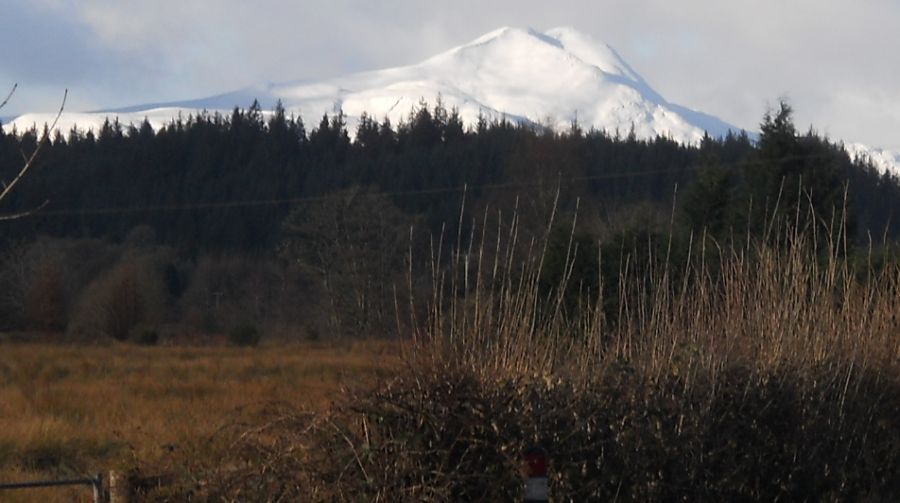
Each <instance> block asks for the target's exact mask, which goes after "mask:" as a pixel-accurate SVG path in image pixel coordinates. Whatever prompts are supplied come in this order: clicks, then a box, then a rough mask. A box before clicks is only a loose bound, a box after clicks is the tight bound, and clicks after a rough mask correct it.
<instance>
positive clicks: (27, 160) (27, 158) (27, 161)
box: [0, 84, 69, 221]
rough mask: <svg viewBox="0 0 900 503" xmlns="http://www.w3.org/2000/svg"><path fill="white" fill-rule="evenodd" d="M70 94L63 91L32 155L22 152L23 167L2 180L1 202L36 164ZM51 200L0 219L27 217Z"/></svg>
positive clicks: (13, 88) (8, 98)
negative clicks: (8, 179) (14, 174)
mask: <svg viewBox="0 0 900 503" xmlns="http://www.w3.org/2000/svg"><path fill="white" fill-rule="evenodd" d="M17 88H18V84H14V85H13V87H12V89H11V90H10V91H9V94H8V95H7V96H6V99H4V100H3V102H2V103H0V109H2V108H3V107H5V106H6V104H7V103H9V100H10V99H11V98H12V96H13V94H14V93H15V92H16V89H17ZM68 96H69V90H68V89H66V91H65V93H63V99H62V104H61V105H60V107H59V112H57V113H56V117H55V118H54V119H53V123H52V124H51V125H50V127H49V128H45V129H44V133H43V134H42V135H41V138H40V140H38V142H37V146H36V147H35V148H34V151H32V152H31V155H26V154H25V152H22V161H23V162H24V164H23V165H22V169H20V170H19V172H18V174H16V176H15V177H14V178H13V179H12V180H10V181H9V182H6V181H5V180H0V184H2V188H3V190H2V192H0V203H3V201H4V200H5V199H6V198H7V197H8V196H9V194H10V193H12V190H13V188H14V187H15V186H16V184H18V183H19V181H21V180H22V178H23V177H24V176H25V174H26V173H28V171H29V170H30V169H31V168H32V167H33V166H34V162H35V159H37V156H38V154H39V153H40V152H41V149H42V148H43V146H44V145H45V144H46V143H47V141H48V140H49V138H50V131H53V130H55V129H56V124H57V123H58V122H59V117H60V116H61V115H62V113H63V109H65V107H66V98H68ZM49 202H50V201H44V202H43V203H41V204H40V205H38V206H37V207H36V208H32V209H30V210H25V211H19V212H15V213H8V214H0V221H4V220H14V219H17V218H22V217H27V216H29V215H33V214H34V213H36V212H38V211H40V210H41V208H43V207H44V206H46V205H47V203H49Z"/></svg>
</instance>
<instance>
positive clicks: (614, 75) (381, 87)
mask: <svg viewBox="0 0 900 503" xmlns="http://www.w3.org/2000/svg"><path fill="white" fill-rule="evenodd" d="M438 97H440V99H441V100H442V101H443V103H444V105H445V106H446V107H447V108H448V109H449V108H456V109H458V111H459V113H460V116H461V118H462V119H463V121H464V123H466V124H467V125H470V126H471V125H474V124H475V122H476V121H477V119H478V116H479V115H480V114H481V115H484V116H485V117H487V118H489V119H499V118H501V117H505V118H507V119H509V120H511V121H514V122H528V123H534V124H540V125H544V126H550V127H552V128H554V129H556V130H565V129H568V128H569V127H570V125H571V123H572V121H573V120H576V119H577V121H578V123H579V124H580V125H581V127H582V128H583V129H585V130H588V129H591V128H594V129H597V130H602V131H607V132H609V133H614V132H616V131H618V132H619V133H620V134H621V135H623V136H624V135H626V134H628V133H629V132H630V131H631V130H633V131H634V133H635V135H636V136H637V137H638V138H643V139H649V138H653V137H656V136H665V137H669V138H671V139H673V140H676V141H678V142H682V143H691V144H693V143H696V142H698V141H699V140H700V139H701V138H702V137H703V135H704V132H708V133H709V134H710V135H711V136H723V135H725V134H726V133H727V132H728V131H729V130H732V131H739V130H740V129H739V128H737V127H734V126H732V125H729V124H727V123H725V122H723V121H721V120H719V119H717V118H715V117H713V116H710V115H706V114H703V113H700V112H696V111H694V110H690V109H688V108H685V107H682V106H679V105H676V104H673V103H669V102H668V101H666V100H665V99H664V98H663V97H662V96H661V95H660V94H659V93H657V92H656V91H655V90H653V89H652V88H651V87H650V86H649V84H647V82H646V81H644V79H643V78H642V77H641V76H640V75H639V74H638V73H637V72H636V71H634V69H632V68H631V67H630V66H629V65H628V63H626V62H625V61H624V60H623V59H622V57H621V56H619V54H618V53H617V52H616V51H615V50H614V49H613V48H612V47H610V46H608V45H606V44H604V43H602V42H598V41H595V40H593V39H592V38H591V37H589V36H587V35H584V34H581V33H579V32H578V31H577V30H575V29H573V28H554V29H551V30H548V31H546V32H543V33H541V32H538V31H535V30H531V29H518V28H509V27H505V28H500V29H498V30H495V31H493V32H490V33H488V34H486V35H483V36H481V37H479V38H477V39H476V40H474V41H472V42H470V43H468V44H465V45H462V46H459V47H456V48H453V49H451V50H449V51H445V52H443V53H441V54H438V55H436V56H434V57H432V58H429V59H427V60H425V61H423V62H421V63H419V64H415V65H411V66H405V67H399V68H390V69H386V70H379V71H371V72H363V73H357V74H352V75H348V76H344V77H338V78H333V79H327V80H324V81H321V82H293V83H282V84H267V85H261V86H255V87H251V88H247V89H242V90H239V91H235V92H232V93H227V94H223V95H219V96H213V97H210V98H205V99H200V100H193V101H184V102H176V103H163V104H154V105H146V106H136V107H129V108H127V109H121V110H111V111H101V112H94V113H68V112H67V113H64V114H63V116H62V118H61V120H60V123H59V125H58V128H59V129H60V130H62V131H63V132H64V133H65V132H67V131H69V130H70V129H71V128H72V127H73V125H76V124H77V126H78V128H80V129H82V130H86V129H95V130H96V129H99V127H100V126H101V125H102V123H103V121H104V120H105V119H106V118H107V117H109V118H110V120H113V118H115V117H118V119H119V122H121V123H123V124H128V123H139V122H141V121H143V120H144V118H145V117H146V118H147V119H148V120H149V121H150V123H151V124H152V125H153V127H154V129H158V128H159V127H161V126H162V125H164V124H166V123H168V122H169V121H171V119H172V118H173V117H176V116H178V114H181V116H182V117H185V118H186V117H187V116H188V115H190V114H194V115H196V114H197V113H198V112H199V111H201V110H207V111H209V112H214V111H218V112H220V113H222V114H223V115H226V116H227V115H228V114H230V113H231V110H232V109H233V108H234V107H235V106H240V107H246V106H249V104H250V102H251V101H252V100H253V99H254V98H256V99H258V100H259V102H260V104H261V106H262V107H263V108H264V109H271V108H272V107H273V106H274V104H275V102H276V101H277V100H281V101H282V103H283V105H284V107H285V108H286V110H287V112H288V113H289V114H295V115H299V116H301V117H303V119H304V120H305V121H306V122H307V124H308V126H315V125H316V124H318V122H319V119H321V117H322V115H323V114H334V113H336V112H338V111H343V113H344V114H345V117H346V120H347V126H348V130H349V132H350V134H351V135H352V134H353V133H354V132H355V127H356V124H357V123H358V119H359V117H360V116H361V115H362V113H363V112H366V113H368V115H369V116H370V117H373V118H375V119H377V120H379V121H380V120H382V119H384V118H388V119H390V121H391V123H392V124H395V125H396V124H398V123H399V122H401V121H402V120H404V119H406V118H408V117H409V114H410V112H411V111H412V110H413V109H414V108H415V107H416V106H418V104H419V103H420V102H421V101H422V100H424V101H426V102H428V103H429V104H430V105H433V104H434V103H435V102H436V101H437V99H438ZM52 119H53V116H52V114H28V115H24V116H21V117H18V118H16V119H15V120H14V121H13V122H12V124H13V125H14V126H15V127H16V128H17V129H18V130H20V131H21V130H24V129H28V128H31V127H32V126H35V125H36V126H38V127H42V125H43V124H44V123H49V122H51V121H52ZM859 152H862V150H860V151H859ZM866 152H869V153H870V155H871V156H872V158H873V159H875V158H877V159H878V160H877V161H876V162H879V163H881V164H879V166H883V168H884V169H891V170H895V172H898V173H900V169H898V168H897V166H900V159H898V158H897V157H896V155H895V156H894V157H893V159H892V158H891V154H887V153H878V152H876V151H874V150H871V149H869V150H866Z"/></svg>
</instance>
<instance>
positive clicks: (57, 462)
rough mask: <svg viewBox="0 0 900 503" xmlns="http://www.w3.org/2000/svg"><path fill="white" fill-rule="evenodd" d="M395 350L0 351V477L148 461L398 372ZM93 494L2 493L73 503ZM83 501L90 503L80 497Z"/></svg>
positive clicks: (19, 347)
mask: <svg viewBox="0 0 900 503" xmlns="http://www.w3.org/2000/svg"><path fill="white" fill-rule="evenodd" d="M396 354H397V351H396V348H395V346H394V345H393V344H391V343H385V342H357V343H346V344H342V345H336V344H331V345H326V344H313V343H309V344H301V345H289V346H279V347H259V348H232V347H197V348H191V347H139V346H133V345H124V344H121V345H120V344H116V345H108V346H74V345H58V344H26V343H3V344H0V383H2V385H0V480H2V481H22V480H33V479H46V478H50V479H53V478H59V477H62V478H68V477H73V476H74V477H80V476H83V475H85V474H92V473H96V472H106V471H107V470H110V469H114V468H119V469H125V470H127V469H129V468H131V467H133V466H135V465H136V464H137V463H140V464H141V465H145V464H153V463H154V462H155V461H156V460H160V459H163V458H165V456H167V455H171V454H172V453H175V452H178V451H179V450H180V449H182V448H183V446H185V444H187V443H190V442H193V441H195V440H197V439H200V438H205V437H209V436H210V435H212V434H213V432H215V431H216V430H217V429H218V428H221V427H222V426H223V425H225V424H228V423H234V422H238V421H241V419H242V417H244V416H245V415H252V414H254V412H255V411H256V410H257V409H259V408H260V407H262V406H264V405H267V404H271V403H273V402H280V403H284V404H286V405H289V406H291V407H296V408H299V409H311V410H322V409H324V408H327V407H328V406H329V404H330V402H331V400H332V399H333V398H334V396H335V395H336V394H337V393H338V392H339V390H340V388H341V387H342V386H348V385H356V384H361V383H365V382H368V381H371V380H377V379H380V378H383V377H385V376H386V375H388V374H390V373H392V372H394V370H395V369H396V367H397V366H398V365H399V360H398V358H397V357H396ZM78 498H88V499H89V498H90V490H89V489H86V488H77V489H41V490H28V491H25V490H21V491H13V492H6V493H0V500H2V501H72V500H73V499H74V500H75V501H78V500H79V499H78ZM85 501H86V500H85Z"/></svg>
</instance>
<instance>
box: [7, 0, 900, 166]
mask: <svg viewBox="0 0 900 503" xmlns="http://www.w3.org/2000/svg"><path fill="white" fill-rule="evenodd" d="M507 25H509V26H519V27H534V28H537V29H541V30H543V29H548V28H551V27H555V26H560V25H564V26H572V27H574V28H576V29H578V30H580V31H583V32H585V33H588V34H590V35H592V36H593V37H594V38H596V39H598V40H603V41H605V42H607V43H609V44H610V45H612V46H613V47H615V48H616V49H618V51H619V52H620V53H621V55H622V56H623V57H624V58H625V60H626V61H628V62H629V63H630V64H631V66H633V67H634V68H635V69H636V70H637V71H638V72H639V73H640V74H642V75H643V76H644V78H645V79H646V80H647V81H648V82H649V83H650V84H651V85H652V86H654V87H655V88H656V90H657V91H659V92H660V93H661V94H662V95H663V96H665V97H666V98H667V99H669V100H670V101H672V102H675V103H679V104H682V105H685V106H688V107H691V108H694V109H698V110H702V111H704V112H707V113H711V114H713V115H717V116H719V117H721V118H723V119H725V120H726V121H728V122H731V123H733V124H736V125H738V126H741V127H746V128H755V126H756V124H757V123H758V122H759V118H760V117H761V116H762V114H763V112H764V111H765V109H766V107H767V106H769V105H772V104H773V103H775V102H776V101H777V100H778V99H779V98H781V97H785V98H787V99H788V100H789V101H790V102H791V104H792V105H793V106H794V108H795V109H796V119H797V123H798V126H800V127H801V128H803V129H805V128H807V127H809V126H810V125H812V126H814V127H815V128H816V129H817V130H818V131H819V132H822V133H827V134H828V135H829V136H831V137H833V138H843V139H847V140H853V141H862V142H865V143H869V144H871V145H875V146H881V147H889V148H893V149H900V85H898V84H897V83H898V82H900V57H898V55H897V52H898V49H900V30H898V26H900V2H898V1H897V0H856V1H853V2H850V1H846V0H753V1H751V0H727V1H723V0H683V1H679V2H674V1H672V0H573V1H563V0H554V1H550V0H509V1H506V0H503V1H489V0H481V1H478V0H455V1H444V0H431V1H425V0H378V1H374V2H373V1H362V0H255V1H247V0H143V1H130V0H3V2H0V47H2V50H0V87H4V88H8V87H9V86H11V85H12V84H13V83H14V82H18V83H19V91H17V93H16V95H15V97H14V99H13V101H12V103H11V104H10V105H8V107H7V108H6V109H4V110H2V111H0V115H3V116H10V115H16V114H19V113H23V112H25V111H29V112H39V111H52V110H53V109H54V108H56V107H58V101H59V99H60V98H61V96H62V92H63V89H64V88H68V89H69V90H70V102H69V105H68V110H91V109H103V108H113V107H121V106H127V105H134V104H140V103H148V102H160V101H169V100H182V99H188V98H201V97H206V96H210V95H213V94H218V93H221V92H225V91H231V90H235V89H238V88H241V87H244V86H247V85H251V84H258V83H263V82H282V81H291V80H300V79H304V80H305V79H320V78H325V77H333V76H337V75H341V74H345V73H349V72H356V71H362V70H372V69H379V68H384V67H389V66H398V65H403V64H410V63H415V62H418V61H420V60H422V59H425V58H427V57H428V56H431V55H433V54H435V53H437V52H439V51H442V50H445V49H448V48H450V47H453V46H456V45H460V44H462V43H465V42H468V41H470V40H471V39H474V38H476V37H477V36H479V35H481V34H483V33H485V32H488V31H491V30H493V29H495V28H498V27H500V26H507ZM4 94H5V93H4Z"/></svg>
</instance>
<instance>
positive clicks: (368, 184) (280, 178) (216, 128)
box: [0, 102, 900, 340]
mask: <svg viewBox="0 0 900 503" xmlns="http://www.w3.org/2000/svg"><path fill="white" fill-rule="evenodd" d="M761 131H762V133H761V135H760V137H759V139H758V141H754V140H753V139H751V138H750V137H748V136H747V135H746V134H731V135H728V136H727V137H725V138H721V139H715V138H709V137H707V138H704V140H703V141H702V142H701V143H700V144H698V145H679V144H677V143H675V142H673V141H671V140H669V139H666V138H663V137H659V138H655V139H652V140H640V139H637V138H636V137H635V135H634V134H633V132H631V133H624V132H599V131H587V132H586V131H584V130H582V129H581V128H580V127H579V126H578V125H577V124H573V126H572V128H571V129H570V130H569V131H567V132H563V133H556V132H552V131H548V130H545V129H542V128H540V127H536V126H523V125H515V124H513V123H510V122H508V121H505V120H498V121H489V120H487V119H486V118H482V119H481V120H479V121H478V123H477V124H476V125H475V126H473V127H471V128H467V127H465V126H464V125H463V123H462V120H461V119H460V117H459V115H458V114H457V113H456V111H455V110H448V109H446V108H445V107H444V106H443V105H442V104H440V103H438V104H437V105H436V106H433V107H430V106H428V105H427V104H425V103H424V102H423V103H420V105H419V106H418V107H416V108H414V109H413V110H411V111H410V114H409V115H408V117H407V119H406V120H405V121H403V122H402V123H400V124H396V125H393V124H390V123H389V122H388V121H386V120H385V121H381V122H379V121H377V120H375V119H373V118H371V117H368V116H363V117H362V118H361V120H360V121H359V125H358V127H357V129H356V131H355V135H354V136H353V139H352V140H351V136H350V135H349V134H348V131H347V128H346V125H345V121H344V118H343V117H342V116H341V115H335V116H324V117H322V119H321V121H320V122H319V123H318V125H316V126H315V127H312V128H309V129H308V128H307V126H306V124H305V123H304V121H303V120H302V118H299V117H294V116H290V115H288V114H287V113H286V112H285V110H284V109H283V108H282V107H280V106H278V107H277V108H276V109H275V110H273V111H271V112H269V111H266V112H263V111H262V110H261V109H260V107H259V105H258V104H256V103H254V104H253V105H252V106H251V107H250V108H248V109H246V110H242V109H235V110H234V111H233V112H232V113H231V114H230V115H220V114H217V113H201V114H199V115H196V116H189V117H179V118H178V119H175V120H173V121H172V122H171V123H169V124H168V125H167V126H165V127H164V128H161V129H160V130H158V131H154V130H153V128H152V127H151V126H150V124H149V123H148V122H146V121H145V122H144V123H143V124H138V125H127V126H126V125H123V124H120V123H118V122H116V121H107V122H106V123H104V124H103V126H102V127H101V128H100V129H99V130H98V131H96V132H95V131H87V132H84V131H79V130H72V131H69V132H68V133H67V134H63V133H56V134H54V135H51V140H50V142H49V143H47V144H45V146H44V148H43V149H42V152H41V158H40V160H39V161H40V162H39V165H38V166H37V167H36V168H35V169H33V170H32V172H30V173H29V176H28V177H27V178H24V179H23V180H22V181H21V182H20V186H19V187H18V189H17V190H16V191H14V192H12V193H10V195H9V197H7V198H6V199H5V200H3V201H2V203H3V207H0V212H9V211H13V210H14V209H15V208H35V207H39V206H40V205H42V204H43V203H44V202H45V201H49V203H47V205H46V206H45V207H43V208H42V210H41V211H40V212H38V213H37V214H35V215H31V216H29V217H28V218H21V219H17V220H15V221H10V222H6V223H4V224H3V226H2V227H0V244H2V247H3V248H4V249H5V250H6V254H5V259H4V261H3V271H2V274H0V278H2V281H4V282H5V283H4V284H5V285H14V286H15V288H12V287H9V286H8V287H7V289H6V294H5V295H6V299H5V300H4V301H3V302H2V304H3V305H2V306H0V307H2V313H3V316H2V318H0V319H2V321H3V323H2V324H0V325H2V326H3V328H6V329H10V328H17V329H36V330H37V329H40V330H54V331H56V330H68V331H70V332H72V331H73V330H76V329H77V331H84V332H85V333H102V334H106V335H109V336H112V337H116V338H119V339H124V338H129V337H135V334H136V333H137V334H139V335H138V336H137V337H143V336H141V335H140V334H143V333H149V332H153V331H156V330H158V327H160V326H166V325H172V324H178V325H185V324H186V325H188V326H190V327H192V329H191V330H190V331H191V332H198V333H199V332H202V333H222V332H227V331H228V330H230V329H231V328H230V327H237V326H246V324H247V322H248V321H249V322H252V323H255V324H260V325H263V326H266V327H268V328H270V332H271V331H277V330H276V329H275V328H271V327H281V326H287V327H296V326H298V325H299V326H302V327H304V328H303V329H302V330H301V332H302V333H304V334H306V335H307V336H309V337H319V336H320V335H322V334H323V332H327V333H328V334H356V335H363V334H368V335H371V334H384V333H393V332H395V331H396V329H397V327H398V324H402V322H401V321H398V319H397V318H398V317H397V316H396V308H397V304H398V303H401V304H402V303H405V302H406V298H407V297H409V295H410V294H411V293H413V292H415V291H416V290H417V289H418V288H420V287H421V288H426V290H427V289H428V287H426V286H423V285H425V284H427V283H428V281H429V278H430V276H431V275H432V274H433V271H428V270H427V267H422V266H419V265H416V264H415V263H414V264H412V265H411V264H410V263H409V260H408V257H409V256H412V257H413V258H414V260H413V262H417V261H416V260H415V259H416V258H419V259H420V261H426V260H425V259H427V257H429V256H433V255H434V254H436V253H450V252H451V251H452V250H460V249H464V248H465V243H466V242H470V241H471V237H469V236H468V233H469V232H470V230H471V229H474V228H476V227H478V226H477V225H476V223H477V222H478V221H480V219H487V218H488V217H490V218H491V219H492V221H493V220H497V221H498V222H499V224H498V225H497V226H496V230H493V231H485V232H496V233H497V235H498V236H499V235H500V234H502V232H503V229H504V228H505V227H504V225H506V224H508V223H509V222H511V221H512V219H517V222H518V226H517V228H518V229H520V232H522V233H524V234H526V235H530V236H537V237H539V236H543V235H544V233H546V232H547V229H548V225H549V227H550V228H551V233H550V246H549V247H548V248H547V250H546V253H547V254H548V255H547V257H546V260H547V264H548V267H547V270H546V271H545V275H546V276H547V277H546V284H547V285H554V284H557V283H558V277H559V276H561V275H564V274H567V270H568V266H567V264H566V263H565V262H566V261H565V257H566V255H567V253H568V252H569V251H570V250H571V249H572V248H571V247H572V243H574V244H575V245H576V247H580V249H581V250H582V252H580V253H581V254H580V255H579V258H578V259H577V260H578V261H577V263H576V264H575V268H574V269H573V272H572V274H575V275H576V276H577V277H578V281H576V282H570V283H569V285H572V286H571V288H572V292H570V293H567V294H566V295H569V296H572V297H577V296H583V295H588V296H592V295H596V294H597V292H599V291H600V288H601V286H600V284H599V281H598V280H597V279H596V278H597V277H598V273H600V274H602V275H604V277H606V276H608V277H617V276H618V274H617V273H618V271H616V270H615V268H616V267H621V264H622V263H624V262H625V257H626V255H627V254H628V253H634V254H637V253H642V254H645V255H646V254H647V253H651V252H653V253H655V254H656V255H657V256H665V255H672V254H679V253H681V254H685V253H687V250H688V249H689V247H690V243H691V242H692V241H695V240H696V239H697V236H700V235H703V236H705V237H706V238H710V239H713V240H715V241H717V242H724V241H732V242H734V241H740V240H742V239H747V238H748V237H750V236H754V237H759V236H764V235H765V234H766V233H767V232H771V229H773V228H777V229H781V228H783V227H784V226H786V225H792V226H799V227H800V228H801V230H804V231H807V230H808V231H810V232H811V233H812V234H813V235H815V236H818V238H817V239H816V240H814V245H815V246H822V247H824V246H831V247H840V248H841V249H842V250H843V251H844V252H846V253H850V254H854V253H859V254H860V256H865V257H866V259H867V260H870V261H871V260H872V257H873V256H874V257H875V258H876V259H880V258H883V259H884V260H887V258H888V257H890V253H889V252H888V251H886V250H889V249H890V248H889V247H890V246H891V243H893V242H894V241H895V240H896V238H897V237H898V236H900V222H898V221H897V218H895V215H897V214H898V213H900V182H898V179H897V178H896V177H895V176H891V175H887V174H880V173H878V172H877V170H875V169H874V168H873V167H872V166H870V165H868V164H867V163H865V162H855V161H853V160H851V159H850V158H849V156H848V155H847V154H846V152H845V151H844V150H843V148H842V147H841V146H840V145H837V144H834V143H831V142H830V141H828V140H827V139H826V138H823V137H821V136H819V135H817V134H816V133H815V132H814V131H810V132H807V133H799V132H798V131H797V130H796V129H795V127H794V125H793V123H792V120H791V110H790V107H789V106H787V105H786V104H782V105H781V106H780V107H779V108H777V109H775V110H772V111H770V112H768V113H767V114H766V115H765V117H764V118H763V121H762V125H761ZM42 133H43V131H41V130H36V129H35V130H30V131H12V130H9V129H8V128H6V129H4V128H0V179H9V178H11V177H12V176H14V175H15V170H16V169H17V167H18V166H21V152H23V151H24V152H29V151H33V150H34V149H35V148H36V146H37V142H38V141H39V138H40V137H41V136H42ZM463 202H464V203H463ZM461 206H464V211H463V212H461ZM673 212H674V213H673ZM576 214H577V224H576V225H575V228H574V230H572V229H570V227H571V226H570V225H569V223H568V222H570V221H571V219H572V218H574V217H575V215H576ZM461 215H462V217H461ZM554 219H555V221H556V222H557V224H555V225H550V224H549V222H550V221H551V220H554ZM504 222H506V224H504ZM492 228H493V227H492ZM782 234H783V233H780V232H776V233H774V235H782ZM489 237H491V236H486V238H489ZM495 237H496V236H495ZM521 242H523V243H526V242H527V240H522V241H521ZM871 243H874V244H875V245H876V246H879V247H881V248H878V250H881V252H880V254H878V253H876V254H874V255H873V254H869V253H868V249H869V248H868V247H869V246H870V244H871ZM648 248H656V249H655V250H651V249H648ZM85 250H89V251H85ZM136 250H137V251H136ZM140 250H143V251H140ZM79 254H81V255H79ZM598 254H602V255H603V256H605V257H608V259H607V260H604V261H603V262H602V263H601V264H600V267H599V270H598V264H597V263H596V261H595V260H593V257H594V256H596V255H598ZM589 256H590V258H588V257H589ZM79 257H86V258H84V259H79ZM860 260H863V259H862V258H861V259H860ZM603 288H604V289H605V290H608V292H607V295H605V297H607V298H610V299H611V302H613V301H614V297H615V295H614V293H615V289H616V285H615V284H614V282H612V281H610V282H608V283H605V284H603ZM104 299H105V300H104ZM129 299H130V300H129ZM398 299H400V300H398ZM110 303H113V304H118V305H116V306H109V305H108V304H110ZM567 304H568V305H569V308H570V309H575V305H576V304H577V302H575V301H574V300H567ZM411 309H412V310H415V307H412V308H411ZM85 312H89V314H85ZM98 313H101V314H98ZM85 318H91V319H90V320H85ZM123 320H124V321H123ZM285 330H287V331H289V332H290V331H291V330H288V329H285ZM152 338H153V337H152V336H151V335H147V336H146V339H147V340H150V339H152Z"/></svg>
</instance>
